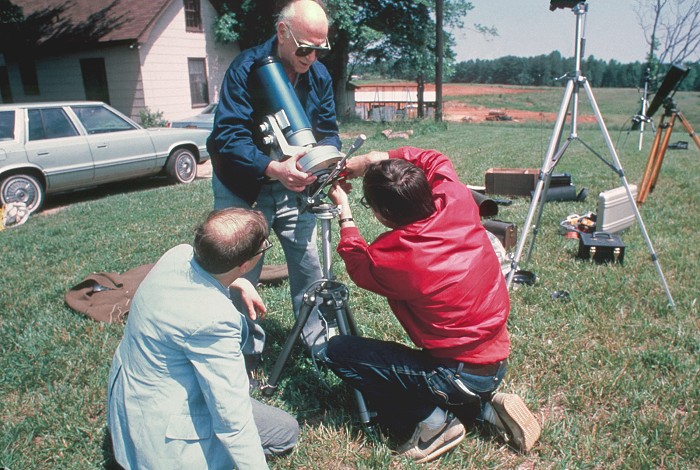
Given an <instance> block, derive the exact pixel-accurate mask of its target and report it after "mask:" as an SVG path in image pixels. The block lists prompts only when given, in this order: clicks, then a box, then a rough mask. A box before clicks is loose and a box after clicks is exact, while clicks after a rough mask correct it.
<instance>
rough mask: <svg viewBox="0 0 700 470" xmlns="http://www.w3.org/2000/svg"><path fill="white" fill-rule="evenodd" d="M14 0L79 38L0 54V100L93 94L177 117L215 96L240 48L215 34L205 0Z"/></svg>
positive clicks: (133, 110) (131, 108) (134, 110)
mask: <svg viewBox="0 0 700 470" xmlns="http://www.w3.org/2000/svg"><path fill="white" fill-rule="evenodd" d="M13 3H14V4H15V5H17V6H19V7H21V8H22V9H23V13H24V16H25V18H29V17H30V16H31V15H32V14H40V13H41V12H46V11H49V10H55V11H57V12H58V13H57V14H56V15H55V16H54V17H52V18H51V21H55V22H56V24H58V25H60V26H61V28H60V29H61V30H63V31H65V30H66V29H68V30H69V31H75V33H74V35H76V37H80V36H81V35H82V36H84V37H83V38H82V41H81V40H76V41H72V42H70V43H69V46H68V47H61V48H60V50H57V49H58V48H55V47H54V48H52V47H50V42H51V40H52V38H51V37H49V38H45V41H44V47H43V48H41V47H40V48H39V49H37V50H38V51H39V52H40V53H38V54H22V53H21V51H20V53H15V54H5V56H4V57H2V55H0V92H1V93H0V102H37V101H65V100H99V101H105V102H107V103H109V104H111V105H112V106H114V107H115V108H117V109H118V110H120V111H121V112H123V113H124V114H126V115H128V116H131V117H132V118H134V119H136V120H138V119H139V117H138V116H139V111H141V110H142V109H144V108H148V109H149V110H150V111H151V112H162V113H163V117H164V118H165V119H168V120H173V119H179V118H183V117H187V116H190V115H192V114H195V113H196V112H198V110H199V109H200V108H203V107H204V106H206V105H207V104H209V103H210V102H214V101H217V100H218V96H219V90H220V87H221V81H222V80H223V77H224V74H225V73H226V69H227V68H228V65H229V64H230V62H231V60H233V58H234V57H235V56H236V55H237V54H238V53H239V49H238V46H237V45H232V44H226V45H224V44H220V43H217V42H216V41H215V40H214V31H213V25H214V21H215V18H216V12H215V10H214V7H213V6H212V4H211V3H210V2H209V0H72V1H70V2H66V1H65V0H13ZM70 28H73V29H70ZM54 29H58V28H54ZM64 37H65V35H64ZM86 38H87V39H86ZM46 46H49V47H46ZM18 47H20V46H18ZM5 49H7V48H5Z"/></svg>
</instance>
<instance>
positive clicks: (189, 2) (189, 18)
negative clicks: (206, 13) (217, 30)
mask: <svg viewBox="0 0 700 470" xmlns="http://www.w3.org/2000/svg"><path fill="white" fill-rule="evenodd" d="M184 2H185V30H186V31H189V32H192V33H201V32H202V13H201V10H200V8H199V0H184Z"/></svg>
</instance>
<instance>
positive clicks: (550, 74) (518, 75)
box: [446, 51, 700, 91]
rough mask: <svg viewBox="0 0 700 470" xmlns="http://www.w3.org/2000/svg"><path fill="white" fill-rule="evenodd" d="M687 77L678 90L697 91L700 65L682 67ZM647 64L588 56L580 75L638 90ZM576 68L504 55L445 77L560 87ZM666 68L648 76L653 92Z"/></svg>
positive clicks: (567, 61)
mask: <svg viewBox="0 0 700 470" xmlns="http://www.w3.org/2000/svg"><path fill="white" fill-rule="evenodd" d="M684 66H685V67H687V68H688V75H687V76H686V77H685V79H684V80H683V81H682V82H681V83H680V85H679V87H678V90H679V91H680V90H684V91H700V64H698V63H697V62H695V63H689V64H685V65H684ZM647 67H648V64H646V63H641V62H632V63H628V64H622V63H620V62H618V61H616V60H614V59H613V60H609V61H604V60H601V59H596V58H595V57H594V56H589V57H588V58H587V59H585V60H582V61H581V73H582V74H583V75H584V76H585V77H586V79H587V80H588V82H589V83H590V84H591V86H593V87H595V88H637V87H639V88H641V87H643V86H644V77H645V76H647V73H646V70H647ZM575 68H576V63H575V59H574V58H573V57H562V55H561V54H560V53H559V52H558V51H554V52H551V53H550V54H547V55H539V56H534V57H514V56H506V57H501V58H498V59H491V60H483V59H475V60H468V61H463V62H458V63H456V64H455V65H454V67H453V69H452V70H453V73H452V75H451V76H450V77H446V78H447V80H448V81H450V82H455V83H482V84H500V85H525V86H556V85H558V84H564V83H565V82H566V80H565V79H561V78H562V77H565V78H566V76H567V74H569V73H570V72H574V71H575ZM667 69H668V66H666V67H664V66H661V67H659V75H658V76H656V77H650V80H651V83H649V86H650V87H651V88H652V89H654V88H656V87H657V86H658V84H659V83H660V80H663V77H664V75H665V73H666V70H667Z"/></svg>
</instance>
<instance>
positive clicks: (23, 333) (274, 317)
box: [0, 89, 700, 470]
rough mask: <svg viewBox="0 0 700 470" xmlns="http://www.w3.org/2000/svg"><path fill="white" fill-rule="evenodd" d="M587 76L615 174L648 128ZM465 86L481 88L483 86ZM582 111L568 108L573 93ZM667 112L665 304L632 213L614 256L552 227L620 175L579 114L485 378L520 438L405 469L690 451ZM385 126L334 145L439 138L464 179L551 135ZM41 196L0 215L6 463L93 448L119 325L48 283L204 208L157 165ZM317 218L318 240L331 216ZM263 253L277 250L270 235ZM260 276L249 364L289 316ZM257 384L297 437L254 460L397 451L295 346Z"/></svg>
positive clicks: (319, 461)
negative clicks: (562, 191)
mask: <svg viewBox="0 0 700 470" xmlns="http://www.w3.org/2000/svg"><path fill="white" fill-rule="evenodd" d="M546 93H548V95H547V96H549V97H548V98H546V99H545V100H544V101H543V102H545V103H547V106H546V108H545V109H543V111H544V110H546V111H554V112H556V110H557V108H558V106H559V102H558V101H559V100H560V98H561V94H562V90H561V89H552V90H550V91H548V92H546ZM595 94H596V99H597V101H598V104H599V106H600V108H601V110H602V112H603V116H604V117H605V118H606V121H609V123H610V129H609V130H610V135H611V137H612V140H613V143H614V144H615V146H616V148H617V151H618V153H619V156H620V159H621V161H622V165H623V167H624V170H625V173H626V175H627V178H628V180H629V181H630V183H637V182H639V181H640V180H641V176H642V173H643V171H644V167H645V164H646V161H647V158H648V155H649V150H650V147H651V142H652V138H653V132H651V131H648V132H647V133H645V136H644V142H643V149H642V151H639V150H638V149H637V145H638V141H639V133H638V132H636V131H635V132H633V131H629V130H628V125H629V117H630V116H631V115H633V114H634V113H635V112H636V110H637V109H636V108H637V107H638V105H639V102H638V99H639V96H638V93H637V92H636V91H635V90H600V91H599V90H595ZM517 96H518V97H520V98H517V99H519V100H522V103H528V102H532V103H538V102H539V97H540V96H542V92H539V94H534V95H530V96H529V98H528V96H527V94H520V95H517ZM676 98H677V101H678V103H679V107H680V109H681V110H682V111H683V112H684V114H685V116H686V117H687V119H688V121H689V122H690V123H691V125H693V126H695V127H696V128H697V127H698V126H700V95H699V94H698V93H679V94H678V95H677V96H676ZM504 99H505V98H504ZM513 99H516V98H514V97H513V96H511V95H509V96H508V101H507V103H508V106H511V107H517V106H518V103H516V102H513V101H512V100H513ZM478 100H481V101H480V102H483V103H492V105H493V106H494V107H497V106H499V102H498V100H496V101H489V98H488V97H478ZM528 100H529V101H528ZM485 105H488V104H485ZM528 106H529V105H528ZM582 112H588V110H587V109H585V104H584V105H582ZM608 116H609V119H608ZM656 118H657V121H658V120H659V119H660V115H658V116H656ZM676 126H677V127H676V130H675V131H674V132H673V137H672V139H671V141H672V142H675V141H678V140H684V141H688V142H689V146H688V149H687V150H669V151H668V152H667V153H666V157H665V159H664V163H663V167H662V171H661V174H660V176H659V179H658V182H657V186H656V189H655V190H654V192H652V193H651V195H650V196H649V198H648V199H647V201H646V203H645V204H644V205H642V206H641V208H640V211H641V214H642V217H643V219H644V222H645V225H646V228H647V231H648V233H649V235H650V238H651V241H652V243H653V246H654V249H655V251H656V253H657V254H658V258H659V263H660V265H661V267H662V269H663V273H664V275H665V277H666V280H667V281H668V284H669V288H670V291H671V293H672V295H673V298H674V300H675V303H676V308H675V309H671V308H669V307H668V302H667V298H666V295H665V293H664V291H663V288H662V285H661V282H660V278H659V275H658V273H657V271H656V269H655V268H654V264H653V263H652V261H651V259H650V254H649V251H648V249H647V246H646V244H645V241H644V238H643V236H642V232H641V230H640V229H639V227H637V226H634V227H631V228H629V229H627V230H626V231H624V232H623V233H622V234H621V236H622V239H623V241H624V243H625V244H626V251H625V259H624V264H623V265H597V264H593V263H591V262H584V261H580V260H577V259H576V257H575V254H576V251H577V248H578V243H577V242H576V241H575V240H570V239H567V238H564V237H562V236H561V235H560V234H559V230H558V227H559V223H560V222H561V221H562V220H563V219H564V218H566V217H567V215H569V214H573V213H578V214H583V213H586V212H588V211H594V210H595V206H596V200H597V195H598V193H599V192H601V191H604V190H607V189H611V188H613V187H616V186H619V185H620V180H619V178H618V176H617V175H616V174H615V173H613V172H612V171H611V170H610V169H609V168H608V167H607V166H606V165H605V164H604V163H603V162H601V161H600V159H598V158H597V157H596V156H595V155H594V154H593V152H591V151H590V150H588V149H587V147H586V146H585V145H582V143H585V144H586V145H588V146H590V147H591V148H592V149H593V150H595V151H596V152H597V153H599V154H600V155H601V156H603V157H606V158H608V159H609V157H610V155H609V153H608V151H607V148H606V146H605V143H604V142H603V139H602V134H601V132H600V131H599V130H598V128H597V127H596V126H595V125H590V124H585V125H580V126H579V128H578V129H577V131H578V132H577V137H578V138H579V139H580V141H577V140H579V139H575V140H574V141H573V142H572V144H571V146H570V147H569V148H568V150H567V151H566V153H565V154H564V156H563V158H562V159H561V161H560V162H559V164H558V165H557V167H556V172H557V173H559V172H566V173H570V174H571V175H572V180H573V183H574V184H575V185H576V188H577V190H579V189H582V188H584V187H585V188H588V190H589V197H588V198H587V199H586V200H585V201H582V202H558V203H547V204H546V205H545V208H544V212H543V216H542V220H541V224H540V229H539V233H538V236H537V239H536V243H535V245H534V251H533V254H532V257H531V259H530V260H529V262H527V263H525V262H524V260H522V261H523V262H522V263H521V265H522V266H521V267H523V268H525V269H528V270H530V271H533V272H534V273H535V274H536V275H537V282H536V284H535V285H533V286H529V287H520V288H518V289H516V290H513V291H512V292H511V301H512V310H511V315H510V318H509V330H510V333H511V340H512V354H511V361H510V364H511V366H510V369H509V372H508V374H507V375H506V380H505V381H504V384H503V386H502V389H503V391H507V392H514V393H518V394H520V395H521V396H522V397H523V399H524V400H525V401H526V403H527V404H528V405H529V407H530V408H531V409H532V411H533V412H534V413H535V415H536V416H537V418H538V419H539V420H540V422H541V424H542V429H543V431H542V436H541V439H540V442H539V444H538V445H537V446H536V447H535V448H534V449H533V451H532V452H531V453H530V454H528V455H521V454H518V453H516V452H515V451H513V450H512V449H511V448H509V447H508V446H507V445H506V444H505V443H504V442H503V441H502V440H501V439H500V438H499V437H498V436H493V435H489V434H488V433H485V432H482V430H480V429H478V428H470V429H469V435H468V438H467V439H466V440H465V441H464V442H463V443H462V444H461V445H460V446H459V447H458V448H457V449H455V450H454V451H452V452H450V453H448V454H446V455H445V456H444V457H443V458H441V459H439V460H438V461H436V462H434V463H431V464H427V465H425V466H423V467H424V468H446V469H462V468H494V467H498V468H516V467H517V468H634V469H636V468H679V469H680V468H698V467H700V446H698V436H700V420H699V419H698V411H699V410H698V408H699V403H700V381H699V380H698V371H699V370H700V363H699V362H700V361H699V359H698V356H699V353H700V335H699V334H698V327H699V326H700V325H699V321H698V310H699V307H698V295H699V293H700V282H699V281H698V274H697V268H698V249H697V247H698V246H699V245H700V235H699V234H698V230H697V229H696V228H695V224H696V223H697V219H698V215H699V214H700V210H699V209H698V208H699V207H700V196H699V194H698V192H699V188H700V150H699V149H698V148H697V147H696V146H695V145H694V144H693V142H692V140H691V139H690V138H689V136H688V135H687V133H686V132H685V130H684V129H683V128H682V126H681V125H680V123H677V124H676ZM387 127H389V126H388V125H387V124H384V125H382V124H376V123H355V122H348V123H341V131H342V133H343V136H347V137H344V143H345V144H346V145H349V144H350V143H351V142H352V140H354V139H353V136H355V135H357V134H359V133H365V134H366V135H367V136H368V140H367V142H366V143H365V145H364V147H363V149H362V150H363V151H369V150H386V149H390V148H394V147H397V146H400V145H413V146H417V147H423V148H435V149H438V150H441V151H443V152H444V153H446V154H447V155H449V156H450V157H451V158H452V160H453V163H454V165H455V167H456V168H457V171H458V173H459V175H460V177H461V178H462V181H463V182H464V183H467V184H472V185H483V184H484V173H485V171H486V170H487V169H488V168H491V167H514V168H540V167H541V166H542V160H543V155H544V153H545V151H546V149H547V145H548V143H549V141H550V139H551V134H552V123H550V122H520V123H515V122H492V123H478V124H477V123H469V124H465V123H444V124H436V123H433V122H431V121H425V122H403V123H391V127H392V128H393V129H394V130H406V129H412V130H413V131H414V133H413V135H412V136H411V138H410V140H401V139H399V140H387V139H386V138H385V137H384V136H383V135H382V134H381V131H382V130H384V129H385V128H387ZM567 136H569V129H568V127H567V128H566V129H565V130H564V137H567ZM352 197H353V203H354V207H353V208H354V211H355V219H356V221H358V225H359V226H360V230H361V231H362V233H363V234H365V236H366V238H368V239H370V240H371V239H372V238H373V237H375V236H377V235H378V234H379V233H381V231H382V227H381V226H380V225H379V224H378V223H377V222H376V221H375V220H373V219H372V218H371V216H370V215H369V214H368V213H367V211H366V210H365V209H364V208H363V207H362V206H360V205H359V203H358V199H359V195H357V194H353V196H352ZM61 201H64V202H65V201H70V202H71V203H70V204H69V205H68V206H67V207H64V208H62V209H61V210H57V211H50V212H48V213H40V214H37V215H35V216H33V217H31V218H30V219H29V220H28V221H27V222H26V223H25V224H24V225H21V226H19V227H15V228H12V229H8V230H5V231H2V232H0V239H1V240H2V247H3V252H2V258H1V259H2V261H1V263H2V268H3V269H2V272H3V273H4V275H3V282H2V285H1V286H0V351H1V354H0V371H1V372H0V467H4V468H8V469H12V470H17V469H54V468H68V469H92V468H104V467H108V466H109V463H110V462H111V454H110V449H109V446H108V444H107V442H106V440H105V438H106V426H105V424H106V406H105V404H106V403H105V402H106V395H107V390H106V384H107V375H108V372H109V366H110V361H111V358H112V354H113V352H114V350H115V348H116V346H117V344H118V342H119V340H120V338H121V335H122V332H123V325H121V324H105V323H98V322H95V321H93V320H90V319H88V318H86V317H84V316H82V315H81V314H79V313H76V312H74V311H73V310H71V309H70V308H69V307H67V306H66V305H65V303H64V295H65V292H66V291H67V290H68V289H69V288H70V287H71V286H73V285H75V284H77V283H78V282H80V281H81V280H82V279H84V278H85V277H86V276H87V275H89V274H90V273H93V272H124V271H126V270H128V269H131V268H134V267H136V266H139V265H142V264H145V263H151V262H154V261H156V260H157V259H158V257H159V256H160V255H161V254H162V253H163V252H165V251H166V250H167V249H169V248H170V247H172V246H174V245H176V244H179V243H188V242H190V241H191V238H192V230H193V228H194V226H195V225H196V224H197V223H198V222H199V221H200V220H201V219H202V218H203V217H204V216H205V214H206V213H207V212H208V211H209V210H210V208H211V207H212V195H211V188H210V182H209V181H208V180H206V179H203V180H197V181H195V182H194V183H192V184H190V185H186V186H167V185H163V184H162V183H161V182H159V181H149V182H137V183H133V184H124V185H117V186H110V187H109V188H100V189H98V190H96V191H90V192H86V193H80V194H73V195H70V197H64V198H63V199H60V198H59V199H58V200H57V201H54V202H52V203H51V204H52V205H58V203H59V202H61ZM512 201H513V203H512V204H511V205H509V206H501V207H500V211H499V214H498V219H500V220H507V221H512V222H515V223H516V224H517V225H518V227H519V229H520V228H522V226H523V223H524V221H525V217H526V214H527V212H528V208H529V204H530V201H529V199H528V198H512ZM332 228H333V237H334V240H337V232H336V230H337V229H336V225H335V224H333V225H332ZM518 235H519V236H522V235H523V234H522V233H519V234H518ZM530 237H531V235H530ZM334 260H335V263H334V271H335V273H336V275H337V276H338V277H339V279H340V280H341V281H343V282H346V283H347V284H348V286H349V288H350V292H351V297H350V304H351V307H352V310H353V312H354V316H355V319H356V321H357V323H358V325H359V327H360V329H361V331H362V334H363V335H365V336H369V337H374V338H382V339H391V340H398V341H404V342H407V341H408V340H407V338H406V336H405V334H404V333H403V331H402V329H401V327H400V326H399V324H398V322H397V321H396V320H395V319H394V317H393V316H392V315H391V313H390V311H389V310H388V308H387V305H386V302H385V301H384V299H381V298H379V297H377V296H375V295H373V294H371V293H368V292H365V291H362V290H360V289H358V288H357V287H355V286H354V285H353V284H352V282H351V281H350V280H349V279H348V277H347V275H346V273H345V271H344V268H343V265H342V262H341V261H339V259H338V258H337V257H334ZM267 261H268V262H269V263H279V262H282V261H283V258H282V253H281V251H280V250H279V244H277V245H276V246H275V248H273V250H271V251H270V252H269V256H268V258H267ZM558 290H566V291H567V292H568V293H569V294H570V296H569V298H568V300H561V299H553V298H552V292H554V291H558ZM261 293H262V296H263V298H264V299H265V301H266V302H267V306H268V316H267V318H266V319H265V320H264V321H263V327H264V328H265V329H266V330H267V332H268V346H267V349H266V353H265V355H264V362H263V373H265V372H266V373H269V371H270V370H271V369H272V366H273V365H274V362H275V360H276V358H277V355H278V354H279V352H280V348H281V344H282V343H283V341H284V340H285V338H286V335H287V333H288V332H289V331H290V329H291V326H292V324H293V316H292V313H291V311H290V301H289V298H288V286H287V285H286V284H283V285H281V286H277V287H263V288H262V289H261ZM256 396H260V395H259V392H256ZM261 399H263V400H266V401H268V402H270V403H272V404H275V405H277V406H280V407H282V408H284V409H286V410H287V411H289V412H290V413H292V414H293V415H294V416H296V417H297V419H298V420H299V422H300V423H301V426H302V434H301V440H300V442H299V445H298V447H297V449H296V450H295V451H294V452H293V453H292V454H291V455H290V456H287V457H284V458H280V459H277V460H274V461H272V462H270V465H271V467H272V468H279V469H282V468H305V469H316V468H323V469H325V468H372V469H374V468H417V466H415V465H414V464H413V463H412V462H409V461H407V460H405V459H402V458H399V457H396V456H393V455H392V453H391V446H390V444H391V443H390V442H387V441H386V440H385V439H383V438H373V437H372V436H368V435H366V434H365V433H364V432H363V431H362V428H361V426H359V425H358V423H357V413H356V409H355V402H354V399H353V396H352V394H351V393H350V392H349V390H348V389H347V387H345V386H344V385H343V384H341V383H340V382H339V381H338V380H336V379H335V378H334V377H332V376H331V375H330V374H327V373H323V374H322V375H320V376H319V375H318V374H317V373H316V371H315V369H314V368H313V366H312V364H311V362H310V360H309V358H308V356H307V355H306V354H305V352H304V351H303V350H302V348H301V347H300V346H297V347H296V348H295V349H294V351H293V353H292V356H291V358H290V360H289V361H288V364H287V366H286V367H285V370H284V373H283V375H282V379H281V382H280V388H279V391H278V393H276V394H275V395H273V396H272V397H271V398H269V399H268V398H262V397H261Z"/></svg>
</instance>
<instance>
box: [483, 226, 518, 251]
mask: <svg viewBox="0 0 700 470" xmlns="http://www.w3.org/2000/svg"><path fill="white" fill-rule="evenodd" d="M482 224H483V225H484V228H485V229H486V230H488V231H489V232H491V233H493V234H494V235H496V237H497V238H498V239H499V240H500V241H501V244H502V245H503V248H505V249H506V251H510V250H511V249H513V248H515V245H517V244H518V228H517V227H516V225H515V224H514V223H512V222H503V221H502V220H493V219H487V220H483V221H482Z"/></svg>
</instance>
